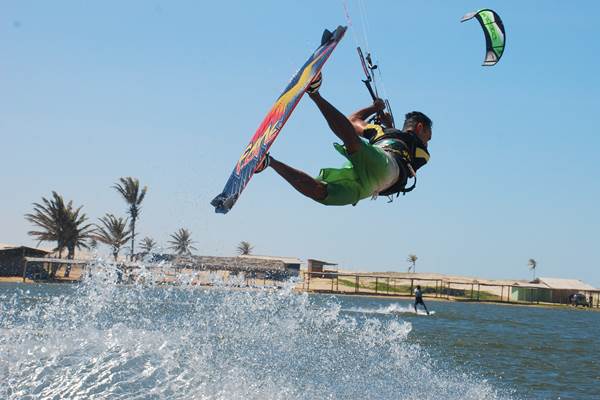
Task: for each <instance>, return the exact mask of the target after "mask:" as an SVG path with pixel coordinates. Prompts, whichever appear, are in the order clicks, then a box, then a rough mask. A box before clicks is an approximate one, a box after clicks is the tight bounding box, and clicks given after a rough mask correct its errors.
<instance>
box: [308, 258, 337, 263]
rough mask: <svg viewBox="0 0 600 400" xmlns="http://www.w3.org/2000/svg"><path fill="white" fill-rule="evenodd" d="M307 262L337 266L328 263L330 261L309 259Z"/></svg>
mask: <svg viewBox="0 0 600 400" xmlns="http://www.w3.org/2000/svg"><path fill="white" fill-rule="evenodd" d="M306 261H308V262H316V263H318V264H323V265H337V264H336V263H332V262H328V261H321V260H315V259H314V258H309V259H308V260H306Z"/></svg>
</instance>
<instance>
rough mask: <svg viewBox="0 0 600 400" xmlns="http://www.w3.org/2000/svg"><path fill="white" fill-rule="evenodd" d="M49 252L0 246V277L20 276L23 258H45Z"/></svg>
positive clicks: (26, 247) (33, 248)
mask: <svg viewBox="0 0 600 400" xmlns="http://www.w3.org/2000/svg"><path fill="white" fill-rule="evenodd" d="M48 254H50V252H49V251H46V250H42V249H37V248H35V247H28V246H14V245H10V244H0V276H22V275H23V267H24V265H25V257H46V256H48Z"/></svg>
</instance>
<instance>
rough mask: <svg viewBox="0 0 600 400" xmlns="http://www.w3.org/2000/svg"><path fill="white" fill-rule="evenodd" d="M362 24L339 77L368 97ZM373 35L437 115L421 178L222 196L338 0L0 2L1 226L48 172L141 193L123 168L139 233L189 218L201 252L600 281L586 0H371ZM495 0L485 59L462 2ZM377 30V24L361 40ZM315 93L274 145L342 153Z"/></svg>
mask: <svg viewBox="0 0 600 400" xmlns="http://www.w3.org/2000/svg"><path fill="white" fill-rule="evenodd" d="M348 3H349V7H350V13H351V17H352V19H353V25H354V26H353V28H354V29H355V31H356V35H355V34H354V33H353V32H349V34H348V35H347V36H346V38H345V39H344V40H343V42H342V43H341V44H340V46H339V47H338V48H337V49H336V51H335V53H334V54H333V56H332V58H331V59H330V60H329V62H328V63H327V65H326V66H325V69H324V83H323V87H322V89H321V91H322V94H323V96H325V97H326V98H328V99H329V100H330V101H331V102H332V103H333V104H334V105H336V106H337V107H338V108H339V109H340V110H342V111H343V112H345V113H350V112H352V111H354V110H355V109H357V108H360V107H362V106H364V105H366V104H368V102H369V97H368V93H367V92H366V90H365V89H364V87H363V86H362V83H361V82H360V78H361V68H360V64H359V62H358V58H357V56H356V50H355V47H356V42H355V36H358V37H360V36H361V35H362V26H361V20H362V18H361V14H362V15H364V14H363V13H361V9H360V7H358V4H359V3H358V2H356V1H354V0H350V1H349V2H348ZM366 3H367V6H366V7H365V9H366V21H367V24H366V26H367V37H368V44H369V47H370V50H371V52H372V53H373V54H374V56H375V59H376V61H378V62H379V65H380V68H381V72H382V74H383V82H384V84H385V89H386V92H387V94H388V95H389V97H390V101H391V103H392V106H393V109H394V112H395V114H396V116H397V119H400V117H401V116H402V114H403V113H404V112H407V111H411V110H421V111H424V112H426V113H427V114H428V115H430V116H431V118H432V119H433V120H434V131H433V140H432V141H431V142H430V151H431V154H432V158H431V161H430V164H428V165H427V166H426V167H424V168H423V169H422V170H421V173H420V178H419V185H418V188H417V189H416V190H415V191H414V192H413V193H410V194H409V195H407V196H405V197H402V198H399V199H397V201H395V202H394V203H392V204H388V203H387V202H386V200H385V199H378V200H377V201H370V200H365V201H362V202H361V203H359V205H357V206H356V207H342V208H331V207H325V206H322V205H320V204H317V203H314V202H312V201H310V200H308V199H306V198H303V197H302V196H301V195H299V194H298V193H296V192H295V191H294V190H293V189H292V188H291V187H289V186H288V185H287V184H286V183H285V182H284V181H283V180H282V179H281V178H279V177H278V176H277V175H276V174H275V173H274V172H273V171H268V172H266V173H263V174H261V175H259V176H256V177H255V178H254V179H253V180H252V182H251V183H250V185H249V186H248V188H247V189H246V191H245V192H244V195H243V197H242V198H241V199H240V201H239V202H238V204H237V205H236V207H235V208H234V209H233V210H232V211H231V212H230V213H229V214H227V215H217V214H214V212H213V208H212V207H211V206H210V205H209V202H210V200H211V199H212V198H213V197H214V196H215V195H216V194H218V193H219V192H220V191H221V189H222V187H223V185H224V183H225V181H226V180H227V177H228V176H229V174H230V172H231V170H232V168H233V165H234V163H235V161H236V160H237V158H238V156H239V154H240V153H241V151H242V150H243V148H244V147H245V145H246V144H247V142H248V140H249V138H250V137H251V135H252V134H253V132H254V130H255V129H256V127H257V126H258V124H259V123H260V121H261V120H262V118H263V116H264V114H265V113H266V112H267V110H268V109H269V107H270V106H271V104H272V103H273V101H274V100H275V99H276V97H277V96H278V95H279V94H280V92H281V90H282V89H283V88H284V87H285V85H286V83H287V81H288V80H289V78H290V77H291V75H292V74H293V73H294V71H295V70H296V69H297V68H298V67H299V66H300V65H302V63H303V62H304V61H305V59H306V58H307V57H308V55H309V54H310V53H311V52H312V51H313V50H314V48H316V46H317V45H318V42H319V39H320V36H321V32H322V30H323V28H325V27H329V28H334V27H335V26H337V25H339V24H345V23H346V21H345V17H344V12H343V7H342V2H341V1H328V2H321V1H285V2H282V1H259V2H246V1H234V2H195V1H189V2H185V1H174V2H146V1H130V2H117V1H103V2H96V3H94V4H92V3H90V2H86V3H84V2H75V1H53V2H32V1H4V2H2V4H1V6H0V9H1V12H0V90H1V92H2V96H0V135H1V146H2V147H1V153H0V154H1V157H0V171H1V173H2V181H3V185H2V188H3V189H2V197H1V200H0V242H9V243H26V244H34V242H32V241H31V239H30V238H29V237H28V236H27V231H28V230H29V229H30V226H29V224H28V223H27V222H26V221H25V220H24V218H23V214H25V213H26V212H28V211H30V209H31V203H32V202H34V201H39V200H40V199H41V197H42V196H49V195H50V192H51V191H52V190H56V191H58V192H59V193H61V194H62V195H63V196H65V198H67V199H72V200H74V202H75V204H77V205H84V210H85V211H86V213H87V214H88V215H89V216H90V217H91V218H92V219H93V220H96V219H97V218H98V217H100V216H102V215H104V213H106V212H112V213H115V214H124V212H125V209H126V207H125V205H124V203H123V202H122V200H121V199H120V198H119V196H118V194H117V193H116V192H115V191H114V190H112V189H111V186H112V184H113V183H114V182H116V181H117V180H118V178H119V177H121V176H134V177H138V178H139V179H140V180H141V182H142V183H143V184H146V185H148V186H149V191H148V196H147V199H146V201H145V203H144V206H143V211H142V215H141V219H140V222H139V232H140V235H141V237H143V236H145V235H148V236H151V237H154V238H155V239H156V240H157V241H159V242H160V243H162V244H165V243H166V240H167V239H168V235H169V234H170V233H172V232H174V231H175V230H177V229H178V228H180V227H186V228H188V229H190V230H191V231H192V233H193V237H194V239H195V240H196V241H197V244H196V247H198V249H199V251H198V253H200V254H214V255H230V254H232V253H233V252H234V249H235V246H236V244H237V243H238V242H239V241H241V240H247V241H250V242H251V243H252V244H253V245H254V246H255V252H256V253H259V254H274V255H288V256H298V257H301V258H309V257H312V258H320V259H326V260H330V261H334V262H338V263H340V265H341V267H343V268H346V269H354V270H370V271H390V270H392V271H398V270H399V271H405V270H406V268H407V267H408V263H407V262H406V257H407V256H408V254H409V253H415V254H417V255H418V257H419V260H418V262H417V271H430V272H440V273H453V274H465V275H474V276H480V277H487V278H529V277H530V276H531V274H530V272H529V271H528V269H527V260H528V259H529V258H535V259H536V260H537V261H538V268H539V271H538V274H539V275H541V276H555V277H565V278H579V279H583V280H586V281H588V282H590V283H592V284H594V285H595V286H599V287H600V268H598V267H599V266H600V254H599V250H598V237H599V236H598V228H599V227H600V218H599V213H598V209H597V204H598V200H599V198H600V196H599V195H600V190H599V184H598V182H600V167H599V166H598V160H597V157H598V154H599V152H598V147H599V145H600V139H599V137H598V129H597V123H596V122H597V121H596V117H597V112H598V110H600V104H599V103H600V102H599V100H598V94H597V90H598V89H599V88H600V84H599V83H600V79H599V78H598V71H600V60H599V58H598V54H597V52H596V51H595V49H597V47H598V44H597V39H596V38H595V37H596V32H595V30H594V26H593V24H592V23H590V22H589V18H588V16H589V15H596V14H597V13H598V11H600V10H599V9H600V4H598V3H597V2H594V1H591V0H590V1H581V2H578V3H577V5H576V6H574V5H573V4H569V3H565V2H559V1H544V2H541V1H528V2H518V1H502V2H500V1H488V2H474V1H453V2H447V1H441V0H440V1H428V2H402V1H367V2H366ZM483 7H490V8H494V9H496V11H498V12H499V13H500V15H501V16H502V17H503V19H504V22H505V25H506V29H507V49H506V52H505V55H504V58H503V59H502V61H501V62H500V63H499V64H498V65H497V66H495V67H492V68H483V67H481V66H480V65H481V62H482V60H483V56H484V38H483V34H482V32H481V29H480V28H479V26H478V24H477V22H476V21H469V22H467V23H464V24H461V23H459V20H460V18H461V16H462V15H463V14H465V13H466V12H468V11H473V10H476V9H479V8H483ZM360 44H364V43H362V42H361V43H360ZM334 140H335V137H334V136H333V134H332V133H331V132H330V131H329V129H328V128H327V125H326V123H325V121H324V120H323V119H322V117H321V116H320V114H319V113H318V111H317V110H316V107H315V106H314V105H313V104H312V103H311V102H310V101H308V99H306V98H305V99H303V100H302V101H301V103H300V105H299V106H298V108H297V109H296V111H295V112H294V115H293V116H292V118H291V119H290V120H289V121H288V123H287V125H286V126H285V128H284V130H283V131H282V133H281V135H280V137H279V138H278V140H277V142H276V143H275V144H274V145H273V147H272V154H273V155H274V156H276V157H277V158H278V159H281V160H282V161H286V162H288V163H290V164H291V165H293V166H295V167H297V168H300V169H303V170H306V171H307V172H309V173H311V174H317V173H318V171H319V169H320V168H322V167H335V166H338V165H340V164H341V163H342V162H343V160H342V158H341V157H340V156H339V155H338V154H337V153H336V152H335V151H334V150H333V147H332V146H331V144H332V142H333V141H334Z"/></svg>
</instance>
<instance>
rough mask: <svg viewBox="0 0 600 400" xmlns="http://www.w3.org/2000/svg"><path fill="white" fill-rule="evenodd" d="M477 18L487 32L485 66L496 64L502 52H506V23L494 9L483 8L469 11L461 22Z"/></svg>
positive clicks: (485, 32) (484, 31)
mask: <svg viewBox="0 0 600 400" xmlns="http://www.w3.org/2000/svg"><path fill="white" fill-rule="evenodd" d="M473 17H475V18H477V21H479V23H480V24H481V27H482V28H483V33H484V34H485V44H486V48H487V51H486V54H485V60H484V61H483V64H482V65H483V66H492V65H496V63H497V62H498V61H500V58H501V57H502V54H504V45H505V44H506V33H505V32H504V24H503V23H502V20H501V19H500V16H499V15H498V14H496V12H495V11H494V10H490V9H487V8H486V9H483V10H479V11H476V12H472V13H468V14H467V15H465V16H464V17H462V19H461V20H460V22H465V21H468V20H470V19H471V18H473Z"/></svg>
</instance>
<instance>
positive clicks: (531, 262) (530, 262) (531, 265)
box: [527, 258, 537, 281]
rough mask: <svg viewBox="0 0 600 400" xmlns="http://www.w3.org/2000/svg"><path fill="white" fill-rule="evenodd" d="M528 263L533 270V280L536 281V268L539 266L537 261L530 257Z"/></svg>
mask: <svg viewBox="0 0 600 400" xmlns="http://www.w3.org/2000/svg"><path fill="white" fill-rule="evenodd" d="M527 265H528V266H529V269H530V270H531V271H533V280H534V281H535V269H536V267H537V261H535V260H534V259H533V258H530V259H529V261H527Z"/></svg>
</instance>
